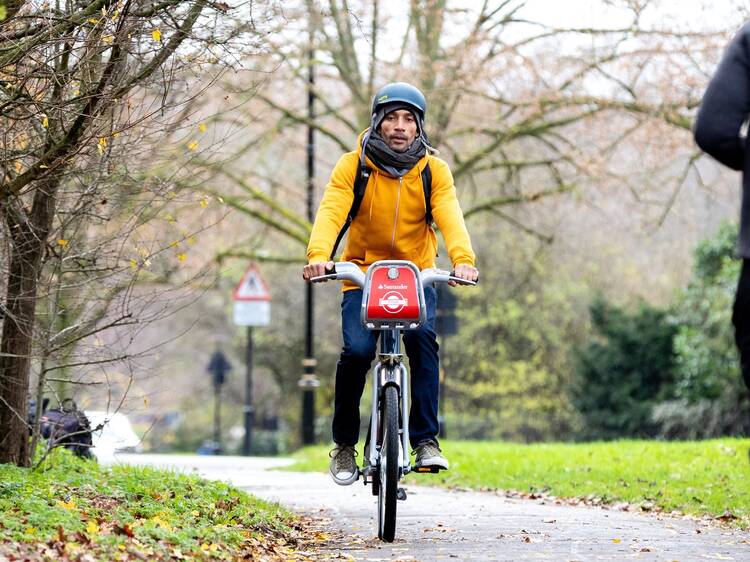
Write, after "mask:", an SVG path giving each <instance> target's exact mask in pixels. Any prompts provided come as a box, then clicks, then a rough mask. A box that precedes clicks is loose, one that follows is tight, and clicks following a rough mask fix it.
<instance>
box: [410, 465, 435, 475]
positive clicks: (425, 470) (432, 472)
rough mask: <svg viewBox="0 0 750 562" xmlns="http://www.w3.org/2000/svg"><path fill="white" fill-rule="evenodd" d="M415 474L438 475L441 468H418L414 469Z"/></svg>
mask: <svg viewBox="0 0 750 562" xmlns="http://www.w3.org/2000/svg"><path fill="white" fill-rule="evenodd" d="M414 472H422V473H425V474H427V473H430V474H437V473H438V472H440V467H439V466H418V467H417V468H415V469H414Z"/></svg>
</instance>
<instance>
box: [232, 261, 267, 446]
mask: <svg viewBox="0 0 750 562" xmlns="http://www.w3.org/2000/svg"><path fill="white" fill-rule="evenodd" d="M232 299H233V301H234V304H233V307H232V316H233V319H234V323H235V324H236V325H238V326H247V347H246V351H245V363H246V365H247V371H246V375H245V406H244V408H243V411H244V413H245V440H244V442H243V445H242V453H243V454H244V455H246V456H248V455H250V448H251V445H252V431H253V425H254V423H255V410H254V408H253V326H268V324H269V323H270V321H271V293H270V292H269V290H268V286H267V285H266V283H265V281H263V278H262V277H261V276H260V271H259V269H258V266H257V265H256V264H255V263H251V264H250V265H249V266H248V268H247V270H246V271H245V274H244V275H243V276H242V279H241V280H240V282H239V283H238V284H237V286H236V287H235V289H234V294H233V295H232Z"/></svg>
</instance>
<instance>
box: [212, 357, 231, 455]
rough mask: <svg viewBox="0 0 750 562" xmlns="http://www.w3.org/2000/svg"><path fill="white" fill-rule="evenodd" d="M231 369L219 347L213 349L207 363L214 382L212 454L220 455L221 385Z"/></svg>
mask: <svg viewBox="0 0 750 562" xmlns="http://www.w3.org/2000/svg"><path fill="white" fill-rule="evenodd" d="M231 369H232V365H230V363H229V361H227V358H226V356H225V355H224V353H222V351H221V350H220V349H217V350H216V351H214V353H213V355H212V356H211V361H210V362H209V363H208V372H209V373H210V374H211V375H212V377H213V383H214V448H213V454H215V455H220V454H221V452H222V446H221V387H222V386H223V385H224V383H225V382H226V380H227V373H228V372H229V371H230V370H231Z"/></svg>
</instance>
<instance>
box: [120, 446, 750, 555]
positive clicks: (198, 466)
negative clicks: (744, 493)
mask: <svg viewBox="0 0 750 562" xmlns="http://www.w3.org/2000/svg"><path fill="white" fill-rule="evenodd" d="M116 461H118V462H125V463H128V464H140V465H155V466H162V467H171V468H176V469H178V470H184V471H189V472H196V473H199V474H201V475H202V476H204V477H207V478H212V479H217V480H224V481H227V482H231V483H232V484H234V485H235V486H238V487H240V488H242V489H244V490H247V491H248V492H249V493H251V494H253V495H255V496H257V497H260V498H263V499H266V500H269V501H273V502H278V503H280V504H282V505H284V506H286V507H288V508H290V509H292V510H293V511H296V512H299V513H302V514H305V515H308V516H312V517H313V518H315V519H316V520H318V521H319V522H320V526H321V529H323V530H328V531H330V532H331V533H332V536H334V537H337V540H336V541H333V542H334V544H333V545H332V546H329V547H328V548H327V549H326V550H325V551H324V552H321V553H320V554H321V557H325V558H341V559H354V560H367V561H402V562H406V561H414V560H419V561H423V562H428V561H432V560H461V561H464V560H466V561H474V560H476V561H485V560H508V561H516V560H555V561H557V560H560V561H584V560H586V561H587V560H631V559H639V560H654V561H656V560H659V561H662V560H666V561H679V562H687V561H692V560H696V561H697V560H700V561H704V560H738V561H750V533H748V532H744V531H738V530H732V529H728V528H722V527H720V526H718V525H716V524H715V523H713V522H708V521H697V520H691V519H686V518H675V517H671V516H668V515H656V514H650V513H634V512H625V511H619V510H616V509H604V508H598V507H587V506H569V505H557V504H555V503H554V502H551V501H550V500H543V499H538V500H528V499H513V498H507V497H504V496H503V495H499V494H495V493H492V492H468V491H455V490H446V489H441V488H431V487H427V486H420V485H418V483H419V482H420V480H421V479H425V480H426V479H428V478H429V477H430V476H429V475H416V474H415V475H408V476H407V477H406V479H405V480H404V488H405V489H406V491H407V495H408V497H407V499H406V501H401V502H399V503H398V522H397V526H396V540H395V541H394V542H393V543H391V544H387V543H382V542H380V541H379V540H378V539H377V498H376V497H374V496H373V495H372V494H371V492H370V488H369V487H365V486H363V485H362V483H361V481H360V482H356V483H355V484H353V485H351V486H337V485H335V484H334V483H333V482H332V480H331V479H330V477H329V476H327V475H325V474H317V473H298V472H285V471H278V470H272V469H273V468H275V467H279V466H283V465H285V464H289V463H290V462H291V461H290V460H289V459H282V458H259V457H250V458H247V457H202V456H183V455H175V456H172V455H117V456H116Z"/></svg>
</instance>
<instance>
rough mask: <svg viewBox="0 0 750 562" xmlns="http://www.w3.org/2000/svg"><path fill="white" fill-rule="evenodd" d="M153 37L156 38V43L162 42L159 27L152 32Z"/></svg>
mask: <svg viewBox="0 0 750 562" xmlns="http://www.w3.org/2000/svg"><path fill="white" fill-rule="evenodd" d="M151 37H153V38H154V41H158V42H161V29H159V28H158V27H157V28H156V29H154V30H153V31H152V32H151Z"/></svg>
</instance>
